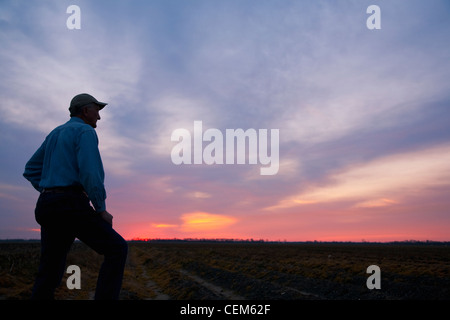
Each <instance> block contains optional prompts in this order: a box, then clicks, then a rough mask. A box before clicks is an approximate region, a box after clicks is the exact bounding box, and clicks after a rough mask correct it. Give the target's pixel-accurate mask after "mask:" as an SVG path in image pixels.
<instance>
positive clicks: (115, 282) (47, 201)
mask: <svg viewBox="0 0 450 320" xmlns="http://www.w3.org/2000/svg"><path fill="white" fill-rule="evenodd" d="M35 216H36V221H37V222H38V223H39V224H40V225H41V261H40V265H39V270H38V275H37V277H36V281H35V284H34V287H33V292H32V299H53V298H54V292H55V289H56V288H57V287H58V286H59V285H60V283H61V280H62V277H63V275H64V272H65V267H66V256H67V253H68V251H69V250H70V247H71V246H72V243H73V242H74V240H75V238H78V239H79V240H81V241H82V242H84V243H85V244H87V245H88V246H89V247H91V248H92V249H94V250H95V251H96V252H97V253H99V254H101V255H104V261H103V264H102V266H101V268H100V272H99V275H98V280H97V288H96V291H95V299H96V300H116V299H118V298H119V293H120V288H121V286H122V278H123V271H124V268H125V262H126V257H127V252H128V245H127V242H126V241H125V240H124V239H123V238H122V237H121V236H120V235H119V234H118V233H117V232H116V231H114V229H113V228H112V226H111V225H110V224H108V223H107V222H106V221H105V220H103V219H102V218H101V217H100V216H99V215H98V214H97V213H96V212H95V210H94V208H92V207H91V205H90V203H89V199H88V198H87V196H86V195H85V194H84V193H82V192H64V193H42V194H41V195H40V196H39V199H38V201H37V204H36V210H35ZM82 273H83V270H82V269H81V274H82Z"/></svg>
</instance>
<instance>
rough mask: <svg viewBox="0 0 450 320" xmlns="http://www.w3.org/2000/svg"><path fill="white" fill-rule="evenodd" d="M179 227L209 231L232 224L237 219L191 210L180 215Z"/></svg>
mask: <svg viewBox="0 0 450 320" xmlns="http://www.w3.org/2000/svg"><path fill="white" fill-rule="evenodd" d="M181 219H182V220H183V225H182V227H181V229H182V230H183V231H186V232H197V231H211V230H217V229H222V228H225V227H228V226H230V225H232V224H234V223H235V222H236V221H237V219H235V218H233V217H229V216H225V215H219V214H211V213H207V212H192V213H185V214H183V215H182V217H181Z"/></svg>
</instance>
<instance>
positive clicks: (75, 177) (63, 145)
mask: <svg viewBox="0 0 450 320" xmlns="http://www.w3.org/2000/svg"><path fill="white" fill-rule="evenodd" d="M23 176H24V177H25V178H26V179H27V180H28V181H30V182H31V184H32V185H33V187H34V188H35V189H36V190H38V191H39V192H42V190H43V189H45V188H53V187H66V186H82V187H83V188H84V190H85V191H86V193H87V195H88V197H89V200H90V201H91V203H92V205H93V206H94V208H95V210H97V211H98V212H101V211H104V210H106V205H105V199H106V191H105V187H104V180H105V173H104V171H103V164H102V159H101V157H100V152H99V150H98V137H97V133H96V132H95V129H94V128H92V127H91V126H90V125H88V124H86V123H85V122H84V121H83V120H82V119H80V118H78V117H72V118H71V119H70V120H69V121H68V122H66V123H65V124H63V125H61V126H59V127H57V128H55V129H54V130H53V131H52V132H50V134H49V135H48V136H47V138H46V139H45V141H44V142H43V143H42V145H41V146H40V147H39V149H38V150H37V151H36V152H35V153H34V155H33V156H32V157H31V159H30V160H29V161H28V162H27V164H26V165H25V172H24V174H23Z"/></svg>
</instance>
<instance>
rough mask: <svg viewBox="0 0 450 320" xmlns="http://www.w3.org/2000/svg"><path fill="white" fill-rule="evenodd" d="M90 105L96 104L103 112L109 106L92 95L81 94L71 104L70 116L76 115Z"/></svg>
mask: <svg viewBox="0 0 450 320" xmlns="http://www.w3.org/2000/svg"><path fill="white" fill-rule="evenodd" d="M90 103H95V104H96V105H98V106H99V107H100V110H102V109H103V108H104V107H105V106H106V105H107V103H105V102H100V101H98V100H97V99H95V98H94V97H93V96H91V95H90V94H87V93H81V94H78V95H76V96H75V97H73V99H72V101H71V102H70V107H69V111H70V114H71V115H73V114H76V113H77V112H78V111H79V110H80V109H81V107H84V106H85V105H88V104H90Z"/></svg>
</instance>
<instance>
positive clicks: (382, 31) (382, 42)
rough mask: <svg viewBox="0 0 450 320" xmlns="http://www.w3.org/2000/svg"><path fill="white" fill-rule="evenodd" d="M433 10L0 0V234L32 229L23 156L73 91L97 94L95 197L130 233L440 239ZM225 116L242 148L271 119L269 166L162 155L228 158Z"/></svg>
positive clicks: (439, 35)
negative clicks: (99, 186) (100, 185)
mask: <svg viewBox="0 0 450 320" xmlns="http://www.w3.org/2000/svg"><path fill="white" fill-rule="evenodd" d="M71 5H76V6H78V8H79V15H78V16H77V15H76V11H72V10H68V8H69V7H70V6H71ZM371 5H377V6H378V8H379V11H378V12H379V15H377V14H376V12H375V11H369V12H367V9H368V7H369V6H371ZM449 13H450V3H449V2H448V1H447V0H427V1H425V0H420V1H418V0H410V1H404V0H390V1H382V0H370V1H364V0H361V1H356V0H355V1H351V0H338V1H331V0H323V1H320V0H318V1H306V0H295V1H288V0H280V1H275V0H244V1H242V0H240V1H237V0H226V1H225V0H214V1H207V0H183V1H182V0H164V1H163V0H161V1H156V0H146V1H140V0H134V1H125V0H117V1H106V0H98V1H87V0H86V1H76V0H70V1H61V0H58V1H56V0H55V1H50V0H49V1H25V0H14V1H13V0H1V1H0V44H1V45H0V78H1V79H2V80H1V81H0V152H1V156H0V239H15V238H24V239H38V238H39V237H40V233H39V225H38V224H37V222H36V221H35V219H34V207H35V203H36V200H37V198H38V196H39V194H38V192H37V191H36V190H34V189H33V188H32V186H31V184H30V183H29V182H28V181H27V180H25V179H24V178H23V176H22V174H23V171H24V166H25V164H26V162H27V161H28V159H29V158H30V157H31V156H32V154H33V153H34V152H35V150H36V149H37V148H38V147H39V146H40V144H41V143H42V142H43V141H44V139H45V137H46V135H47V134H48V133H49V132H50V131H51V130H52V129H53V128H55V127H56V126H58V125H60V124H63V123H65V122H66V121H68V120H69V112H68V107H69V104H70V100H71V99H72V98H73V97H74V96H75V95H76V94H79V93H84V92H86V93H89V94H92V95H93V96H95V97H96V98H97V99H98V100H100V101H104V102H107V103H108V106H107V107H105V109H103V110H102V111H101V112H100V116H101V120H100V121H99V122H98V124H97V129H96V131H97V134H98V136H99V141H100V143H99V148H100V152H101V155H102V159H103V165H104V168H105V174H106V179H105V188H106V191H107V195H108V198H107V201H106V206H107V210H108V211H109V212H110V213H111V214H112V215H113V216H114V228H115V229H116V230H117V231H118V232H119V233H120V234H122V235H123V237H124V238H126V239H128V240H129V239H136V238H141V239H143V238H152V239H154V238H226V239H263V240H272V241H278V240H280V241H314V240H317V241H362V240H364V241H402V240H435V241H450V197H449V191H450V90H449V88H450V19H448V16H449ZM74 14H75V15H74ZM78 18H79V19H78ZM375 22H377V23H379V26H380V27H381V28H379V29H377V28H372V27H371V28H369V26H372V25H374V23H375ZM76 23H79V27H80V28H79V29H77V28H74V26H76ZM199 122H201V124H202V128H201V130H200V131H199V130H194V126H195V123H199ZM237 129H242V130H243V132H250V130H254V132H256V134H257V139H258V141H259V146H257V149H255V150H258V152H259V151H260V150H261V148H262V146H265V145H264V144H262V142H261V141H263V142H264V140H263V139H261V132H263V131H264V130H267V132H268V133H272V132H275V131H276V130H278V131H277V132H278V133H279V136H278V140H277V139H276V138H277V137H276V135H272V134H269V135H268V140H267V143H268V144H267V148H268V149H269V150H268V151H270V152H269V153H267V156H268V155H269V154H271V155H274V154H276V153H278V159H277V160H278V162H277V165H278V171H277V172H276V173H275V174H268V175H263V174H261V168H264V167H267V166H268V165H267V162H263V158H261V154H255V152H256V151H254V149H252V147H255V146H256V145H255V140H252V141H253V144H252V142H250V140H248V141H247V143H248V144H247V147H248V150H247V151H246V153H245V154H244V156H245V158H244V160H245V161H244V163H243V164H238V163H237V160H236V161H234V162H233V163H227V162H226V161H225V160H224V161H222V162H223V163H220V161H216V163H213V164H209V163H207V162H206V161H205V159H203V161H201V163H199V164H195V163H194V161H193V160H192V161H191V163H190V164H189V163H186V162H187V161H186V162H185V163H182V164H176V163H174V161H173V157H172V155H173V154H174V153H175V155H178V156H181V155H183V156H185V155H186V156H187V155H188V154H189V152H188V151H192V153H191V154H192V157H193V156H194V153H196V152H197V154H200V155H202V152H203V157H204V158H205V150H206V149H208V148H209V149H208V150H209V152H210V151H211V149H212V148H213V146H214V147H215V148H214V151H215V152H219V155H220V152H222V154H221V155H222V157H223V159H226V156H227V154H228V153H230V152H231V149H227V148H225V146H226V143H227V141H226V140H227V139H226V137H227V136H226V132H227V130H234V132H237ZM177 130H178V131H177ZM261 130H262V131H261ZM174 132H175V133H176V132H184V133H187V135H189V136H190V138H189V139H188V137H187V136H186V135H185V136H184V138H180V137H175V138H176V139H174V138H173V137H172V136H173V134H174ZM198 132H200V134H199V133H198ZM206 132H209V133H215V135H213V136H214V137H213V138H211V137H210V140H208V139H207V138H206V137H207V136H206V135H203V134H204V133H206ZM219 134H221V135H219ZM175 136H176V135H175ZM202 139H203V140H202ZM213 141H214V143H213ZM231 141H232V142H233V140H231ZM236 143H237V142H236ZM271 143H272V144H271ZM221 145H222V146H223V148H222V149H221ZM181 146H184V147H183V148H182V149H183V152H182V153H180V152H175V151H174V150H178V151H179V149H176V148H177V147H178V148H180V147H181ZM189 146H191V147H192V150H190V149H189ZM208 146H209V147H208ZM174 148H175V149H174ZM252 150H253V151H252ZM185 152H186V153H185ZM236 153H237V151H236ZM212 155H214V156H215V158H214V159H219V156H218V154H217V153H210V156H212ZM258 155H259V158H258ZM253 156H257V161H256V163H254V162H251V161H250V158H252V157H253ZM231 159H233V157H231ZM275 160H276V159H275V158H272V164H275V162H276V161H275ZM62 214H63V213H62Z"/></svg>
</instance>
